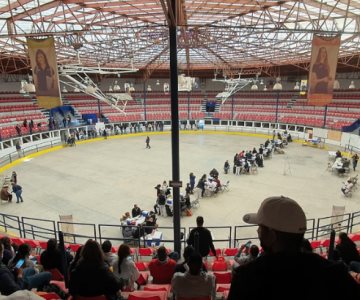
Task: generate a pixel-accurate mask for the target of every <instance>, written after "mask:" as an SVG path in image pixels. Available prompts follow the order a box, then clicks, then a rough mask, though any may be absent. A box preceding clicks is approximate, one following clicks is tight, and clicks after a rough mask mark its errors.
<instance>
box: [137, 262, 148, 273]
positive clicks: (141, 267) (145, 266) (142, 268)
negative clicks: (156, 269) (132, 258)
mask: <svg viewBox="0 0 360 300" xmlns="http://www.w3.org/2000/svg"><path fill="white" fill-rule="evenodd" d="M135 266H136V268H137V269H138V270H139V271H147V270H148V266H149V265H148V264H147V263H146V262H143V261H137V262H135Z"/></svg>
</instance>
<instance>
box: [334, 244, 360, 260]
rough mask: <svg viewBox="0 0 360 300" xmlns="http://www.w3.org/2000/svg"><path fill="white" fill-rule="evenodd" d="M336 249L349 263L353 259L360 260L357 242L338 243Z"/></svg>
mask: <svg viewBox="0 0 360 300" xmlns="http://www.w3.org/2000/svg"><path fill="white" fill-rule="evenodd" d="M336 250H337V251H338V252H339V255H340V257H341V259H342V260H343V261H344V263H346V264H347V265H348V264H350V262H351V261H360V255H359V252H358V251H357V249H356V244H355V243H354V244H353V243H351V244H350V243H346V244H345V243H339V244H337V245H336Z"/></svg>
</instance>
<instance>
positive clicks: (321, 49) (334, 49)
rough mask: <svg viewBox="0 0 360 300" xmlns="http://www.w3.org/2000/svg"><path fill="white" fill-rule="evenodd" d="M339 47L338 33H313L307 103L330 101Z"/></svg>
mask: <svg viewBox="0 0 360 300" xmlns="http://www.w3.org/2000/svg"><path fill="white" fill-rule="evenodd" d="M339 48H340V35H338V36H336V37H322V36H318V35H314V37H313V41H312V49H311V62H310V73H309V92H308V103H309V104H310V105H316V106H324V105H327V104H329V103H331V101H332V97H333V87H334V80H335V74H336V67H337V61H338V54H339Z"/></svg>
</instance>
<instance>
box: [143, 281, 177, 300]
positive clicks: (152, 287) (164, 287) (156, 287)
mask: <svg viewBox="0 0 360 300" xmlns="http://www.w3.org/2000/svg"><path fill="white" fill-rule="evenodd" d="M144 291H165V292H166V293H167V298H168V297H169V294H170V291H171V284H147V285H145V286H144Z"/></svg>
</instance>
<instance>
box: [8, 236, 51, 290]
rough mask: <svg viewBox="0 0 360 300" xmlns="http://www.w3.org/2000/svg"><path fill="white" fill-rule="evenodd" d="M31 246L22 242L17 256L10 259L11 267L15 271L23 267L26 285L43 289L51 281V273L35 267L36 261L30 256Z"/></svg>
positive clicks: (30, 287) (29, 287) (28, 287)
mask: <svg viewBox="0 0 360 300" xmlns="http://www.w3.org/2000/svg"><path fill="white" fill-rule="evenodd" d="M30 253H31V247H30V246H29V245H28V244H26V243H25V244H21V245H20V246H19V249H18V251H17V252H16V254H15V256H14V257H13V258H12V259H11V260H10V261H9V265H8V266H9V268H10V269H11V270H14V272H19V271H18V269H21V271H22V274H23V280H24V282H25V287H26V288H27V289H29V290H31V289H33V288H37V289H41V288H42V287H43V286H44V285H47V284H49V283H50V280H51V273H50V272H40V273H39V270H38V269H37V268H35V263H34V262H33V261H32V260H31V259H30V258H29V256H30Z"/></svg>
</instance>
